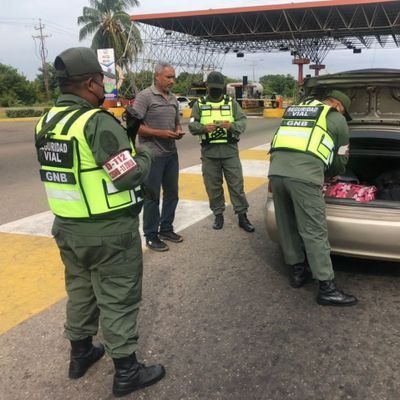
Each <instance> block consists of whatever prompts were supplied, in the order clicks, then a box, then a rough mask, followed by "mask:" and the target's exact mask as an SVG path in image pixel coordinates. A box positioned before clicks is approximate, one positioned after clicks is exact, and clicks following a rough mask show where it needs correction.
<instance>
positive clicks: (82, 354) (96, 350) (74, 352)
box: [68, 336, 104, 379]
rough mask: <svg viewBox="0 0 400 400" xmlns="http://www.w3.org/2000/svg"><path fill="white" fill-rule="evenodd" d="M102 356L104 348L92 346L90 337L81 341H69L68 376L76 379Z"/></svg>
mask: <svg viewBox="0 0 400 400" xmlns="http://www.w3.org/2000/svg"><path fill="white" fill-rule="evenodd" d="M103 355H104V346H103V345H102V344H100V345H99V346H93V344H92V337H91V336H89V337H87V338H86V339H82V340H71V359H70V362H69V371H68V376H69V377H70V378H71V379H78V378H80V377H82V376H83V375H85V373H86V371H87V370H88V369H89V368H90V367H91V366H92V365H93V364H94V363H95V362H96V361H98V360H100V358H101V357H103Z"/></svg>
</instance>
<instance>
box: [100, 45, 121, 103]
mask: <svg viewBox="0 0 400 400" xmlns="http://www.w3.org/2000/svg"><path fill="white" fill-rule="evenodd" d="M97 58H98V60H99V63H100V65H101V68H102V69H103V71H106V72H109V73H111V74H114V75H115V58H114V49H98V50H97ZM104 89H105V97H106V100H117V99H118V92H117V81H116V79H115V78H109V77H108V76H104Z"/></svg>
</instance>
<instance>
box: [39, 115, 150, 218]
mask: <svg viewBox="0 0 400 400" xmlns="http://www.w3.org/2000/svg"><path fill="white" fill-rule="evenodd" d="M68 108H69V107H53V108H51V109H50V111H49V112H48V113H47V114H45V115H44V116H43V117H42V118H41V119H40V120H39V122H38V124H37V126H36V138H38V134H39V133H40V131H41V129H42V127H43V126H44V124H46V123H47V122H48V121H49V120H51V118H53V117H54V116H56V115H57V114H58V113H64V114H65V116H64V117H63V118H62V119H61V120H60V121H59V122H58V123H57V124H56V125H55V126H54V128H52V129H50V130H49V132H48V133H47V134H46V135H45V136H44V137H43V138H41V139H40V141H39V142H38V143H40V144H39V145H38V146H37V156H38V160H39V162H40V177H41V180H42V182H43V183H44V186H45V189H46V194H47V200H48V202H49V206H50V209H51V211H52V212H53V213H54V214H55V215H57V216H60V217H65V218H87V217H91V216H96V215H102V214H107V213H110V212H112V211H116V210H121V209H124V208H127V207H130V206H131V205H133V204H137V203H139V202H141V201H143V199H142V197H141V187H140V186H138V187H136V188H135V189H133V190H125V191H119V190H118V189H117V188H116V187H115V186H114V184H113V183H112V181H111V179H110V177H109V176H108V174H107V173H106V172H105V171H104V170H103V168H102V167H101V166H98V165H97V164H96V161H95V159H94V157H93V154H92V151H91V149H90V147H89V145H88V143H87V141H86V137H85V134H84V130H85V126H86V123H87V122H88V121H89V119H90V118H92V117H93V116H94V115H95V114H96V113H98V112H102V110H100V109H87V108H86V109H74V110H73V111H69V112H68V111H67V112H66V110H67V109H68ZM131 150H132V156H134V155H135V150H134V147H133V145H131Z"/></svg>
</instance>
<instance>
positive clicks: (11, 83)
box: [0, 64, 37, 107]
mask: <svg viewBox="0 0 400 400" xmlns="http://www.w3.org/2000/svg"><path fill="white" fill-rule="evenodd" d="M36 100H37V97H36V92H35V88H34V85H33V84H32V82H29V81H28V79H26V77H25V76H24V75H22V74H20V73H19V72H18V71H17V70H16V69H15V68H13V67H11V66H10V65H5V64H0V106H2V107H11V106H16V105H21V104H26V105H31V104H33V103H35V101H36Z"/></svg>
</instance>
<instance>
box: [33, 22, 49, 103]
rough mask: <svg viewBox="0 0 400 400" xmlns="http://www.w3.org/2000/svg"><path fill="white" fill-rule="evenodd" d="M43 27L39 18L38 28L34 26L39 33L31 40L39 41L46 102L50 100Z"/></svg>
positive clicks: (45, 36)
mask: <svg viewBox="0 0 400 400" xmlns="http://www.w3.org/2000/svg"><path fill="white" fill-rule="evenodd" d="M43 29H44V25H43V24H42V20H41V19H40V18H39V26H35V30H37V31H39V33H40V34H39V35H38V36H32V38H33V39H39V41H40V43H39V53H40V58H41V60H42V70H43V80H44V89H45V91H46V98H47V101H49V100H50V92H49V75H48V71H47V64H46V57H47V49H46V47H45V45H44V41H45V39H46V38H47V37H49V36H48V35H43Z"/></svg>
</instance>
